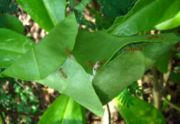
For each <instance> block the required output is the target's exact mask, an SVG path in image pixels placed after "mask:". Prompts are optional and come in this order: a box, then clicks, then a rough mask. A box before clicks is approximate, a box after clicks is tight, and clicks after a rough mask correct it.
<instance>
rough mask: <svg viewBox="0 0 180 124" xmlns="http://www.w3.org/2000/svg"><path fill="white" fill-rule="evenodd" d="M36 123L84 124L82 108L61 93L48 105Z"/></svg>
mask: <svg viewBox="0 0 180 124" xmlns="http://www.w3.org/2000/svg"><path fill="white" fill-rule="evenodd" d="M38 124H84V112H83V108H82V107H81V106H80V105H79V104H77V103H76V102H74V101H73V100H72V99H71V98H69V97H67V96H65V95H61V96H59V97H57V98H56V100H55V101H54V102H53V103H52V104H51V105H50V106H49V107H48V109H47V110H46V111H45V113H44V114H43V116H42V117H41V118H40V121H39V123H38Z"/></svg>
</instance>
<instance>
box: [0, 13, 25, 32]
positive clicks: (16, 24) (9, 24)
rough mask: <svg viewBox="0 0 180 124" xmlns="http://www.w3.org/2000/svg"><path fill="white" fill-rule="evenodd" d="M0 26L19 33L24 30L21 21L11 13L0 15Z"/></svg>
mask: <svg viewBox="0 0 180 124" xmlns="http://www.w3.org/2000/svg"><path fill="white" fill-rule="evenodd" d="M0 28H8V29H11V30H13V31H17V32H19V33H23V32H24V26H23V25H22V23H21V22H20V21H19V20H18V18H16V17H15V16H12V15H8V14H5V15H0Z"/></svg>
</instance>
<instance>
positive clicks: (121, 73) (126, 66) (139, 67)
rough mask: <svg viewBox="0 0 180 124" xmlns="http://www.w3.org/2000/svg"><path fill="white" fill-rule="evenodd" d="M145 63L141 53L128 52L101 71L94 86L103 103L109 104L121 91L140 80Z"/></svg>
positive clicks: (94, 81) (95, 79)
mask: <svg viewBox="0 0 180 124" xmlns="http://www.w3.org/2000/svg"><path fill="white" fill-rule="evenodd" d="M144 61H145V60H144V57H143V54H142V53H141V52H127V53H123V54H121V55H119V56H118V57H117V58H115V59H114V60H113V61H111V62H109V63H108V64H107V65H106V66H105V67H104V68H103V69H100V70H99V71H98V73H97V75H96V76H95V78H94V80H93V85H94V88H95V90H96V92H97V94H98V95H99V96H100V98H101V101H102V102H103V103H107V102H108V101H109V100H111V99H112V98H114V97H115V96H116V95H118V93H119V92H120V91H121V90H123V89H124V88H126V87H127V86H128V85H130V84H131V83H132V82H133V81H135V80H137V79H139V78H140V77H141V76H142V75H143V73H144V71H145V66H144ZM112 89H113V90H112Z"/></svg>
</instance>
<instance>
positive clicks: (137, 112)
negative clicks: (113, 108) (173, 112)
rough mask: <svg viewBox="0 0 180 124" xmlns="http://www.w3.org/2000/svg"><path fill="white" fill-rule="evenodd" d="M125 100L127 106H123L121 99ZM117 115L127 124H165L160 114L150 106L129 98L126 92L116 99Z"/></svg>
mask: <svg viewBox="0 0 180 124" xmlns="http://www.w3.org/2000/svg"><path fill="white" fill-rule="evenodd" d="M122 98H123V99H127V100H128V101H127V102H129V104H128V105H126V104H124V100H123V99H122ZM115 101H116V105H117V109H118V111H119V113H120V114H121V116H122V117H123V118H124V119H125V121H126V123H127V124H145V123H147V124H165V123H166V122H165V119H164V117H163V115H162V113H161V112H160V111H159V110H157V109H156V108H154V107H153V106H152V105H150V104H148V103H146V102H145V101H143V100H140V99H138V98H136V97H134V96H131V95H130V94H129V93H128V91H125V92H124V91H123V92H122V93H121V94H120V95H119V96H118V97H117V98H116V99H115Z"/></svg>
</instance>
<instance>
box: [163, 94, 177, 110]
mask: <svg viewBox="0 0 180 124" xmlns="http://www.w3.org/2000/svg"><path fill="white" fill-rule="evenodd" d="M162 99H163V100H164V101H165V102H167V104H168V105H169V106H170V107H171V108H174V109H175V110H177V111H179V112H180V107H179V106H177V105H175V104H173V103H171V102H170V101H168V100H167V99H166V98H164V97H163V98H162Z"/></svg>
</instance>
